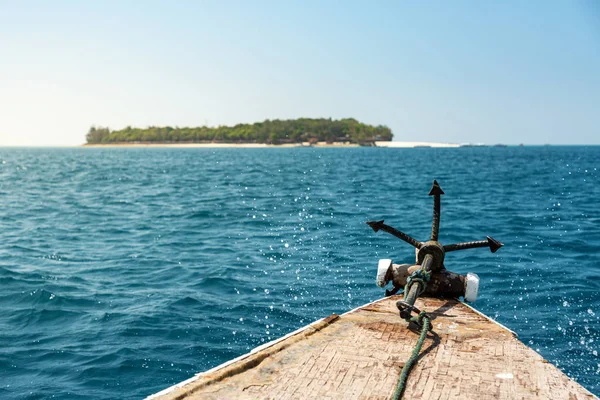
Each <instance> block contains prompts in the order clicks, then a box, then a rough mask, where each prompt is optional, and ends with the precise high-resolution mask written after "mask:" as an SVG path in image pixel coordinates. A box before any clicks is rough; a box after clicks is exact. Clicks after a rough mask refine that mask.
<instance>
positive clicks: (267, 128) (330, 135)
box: [86, 118, 393, 146]
mask: <svg viewBox="0 0 600 400" xmlns="http://www.w3.org/2000/svg"><path fill="white" fill-rule="evenodd" d="M392 137H393V134H392V131H391V129H390V128H388V127H387V126H384V125H377V126H373V125H367V124H364V123H362V122H359V121H357V120H356V119H354V118H344V119H339V120H334V119H331V118H328V119H326V118H299V119H292V120H278V119H275V120H265V121H263V122H256V123H254V124H237V125H235V126H218V127H208V126H200V127H195V128H190V127H174V128H173V127H170V126H165V127H157V126H150V127H147V128H134V127H131V126H128V127H126V128H124V129H121V130H111V129H109V128H107V127H96V126H92V127H91V128H90V129H89V131H88V133H87V135H86V140H87V143H86V145H120V144H123V145H135V144H141V145H143V144H150V145H151V144H232V145H235V144H240V145H243V144H249V145H251V144H257V145H259V144H266V145H302V144H305V145H317V144H321V143H324V144H328V145H362V146H374V145H375V142H376V141H391V140H392Z"/></svg>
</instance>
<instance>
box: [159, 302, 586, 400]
mask: <svg viewBox="0 0 600 400" xmlns="http://www.w3.org/2000/svg"><path fill="white" fill-rule="evenodd" d="M398 299H401V296H393V297H390V298H386V299H381V300H379V301H376V302H374V303H371V304H367V305H365V306H362V307H360V308H358V309H356V310H353V311H350V312H348V313H346V314H343V315H341V316H337V315H332V316H330V317H328V318H325V319H323V320H321V321H317V322H316V323H314V324H311V325H309V326H307V327H305V328H302V329H301V330H299V331H296V332H294V333H292V334H290V335H288V336H286V337H284V338H282V339H280V340H278V341H275V342H271V343H268V344H266V345H264V346H261V347H259V348H257V349H254V350H253V351H252V352H250V353H248V354H246V355H243V356H241V357H239V358H237V359H235V360H233V361H231V362H229V363H225V364H223V365H221V366H219V367H217V368H214V369H212V370H210V371H207V372H204V373H201V374H198V375H196V376H194V377H193V378H191V379H188V380H187V381H185V382H182V383H180V384H178V385H175V386H173V387H171V388H168V389H166V390H164V391H162V392H160V393H157V394H156V395H153V396H150V398H152V399H171V400H173V399H186V400H191V399H205V400H213V399H214V400H216V399H219V400H221V399H253V400H254V399H273V400H275V399H276V400H293V399H329V400H333V399H344V400H347V399H365V400H366V399H369V400H387V399H389V398H390V397H391V395H392V393H393V392H394V389H395V387H396V383H397V381H398V377H399V375H400V370H401V369H402V366H403V365H404V362H405V361H406V360H407V359H408V358H409V356H410V354H411V352H412V350H413V348H414V345H415V342H416V340H417V338H418V333H417V332H415V331H411V330H409V329H407V323H406V322H404V321H403V320H401V319H400V317H399V316H398V310H397V308H396V306H395V302H396V300H398ZM416 306H417V307H419V308H421V309H422V310H426V311H429V312H430V314H431V315H432V317H433V318H434V320H433V332H434V333H431V334H429V336H428V339H427V341H426V342H425V344H424V346H423V350H422V352H421V357H420V359H419V362H418V363H417V364H416V365H415V367H414V368H413V370H412V372H411V374H410V376H409V378H408V383H407V388H406V391H405V393H404V398H406V399H436V400H438V399H477V400H487V399H511V400H512V399H565V400H574V399H597V397H595V396H594V395H592V394H591V393H590V392H588V391H587V390H586V389H584V388H583V387H582V386H580V385H579V384H577V383H576V382H574V381H572V380H571V379H569V378H568V377H567V376H566V375H564V374H563V373H562V372H561V371H560V370H558V369H557V368H556V367H555V366H553V365H552V364H550V363H548V362H547V361H546V360H544V359H543V358H542V357H541V356H540V355H539V354H537V353H536V352H535V351H533V350H532V349H530V348H529V347H527V346H525V345H524V344H523V343H521V342H520V341H519V340H518V339H517V338H516V337H515V335H514V334H513V332H511V331H510V330H508V329H507V328H505V327H503V326H501V325H499V324H497V323H495V322H494V321H491V320H490V319H489V318H487V317H485V316H484V315H482V314H480V313H478V312H476V311H475V310H473V309H472V308H470V307H469V306H467V305H465V304H463V303H461V302H459V301H457V300H438V299H419V300H417V304H416Z"/></svg>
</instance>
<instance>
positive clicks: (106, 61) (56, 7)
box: [0, 0, 600, 146]
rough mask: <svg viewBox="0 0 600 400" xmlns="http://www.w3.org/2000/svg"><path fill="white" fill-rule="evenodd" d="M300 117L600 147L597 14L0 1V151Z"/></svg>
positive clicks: (478, 138) (469, 137)
mask: <svg viewBox="0 0 600 400" xmlns="http://www.w3.org/2000/svg"><path fill="white" fill-rule="evenodd" d="M296 117H332V118H342V117H355V118H357V119H359V120H361V121H364V122H366V123H373V124H385V125H388V126H389V127H390V128H392V130H393V132H394V134H395V140H406V141H414V140H424V141H444V142H456V143H461V142H485V143H489V144H493V143H509V144H517V143H526V144H544V143H552V144H600V2H597V1H595V0H589V1H581V2H578V1H576V0H573V1H506V2H492V1H475V0H472V1H466V2H461V1H433V2H428V3H427V4H424V3H423V2H418V1H361V2H354V1H306V0H304V1H287V0H285V1H256V0H252V1H250V0H248V1H170V2H168V1H164V2H156V1H142V0H139V1H96V2H92V1H59V0H56V1H51V2H42V1H18V0H13V1H4V0H0V145H30V146H31V145H77V144H80V143H83V141H84V136H85V133H86V132H87V130H88V128H89V126H90V125H93V124H94V125H102V126H109V127H111V128H113V129H117V128H122V127H124V126H127V125H133V126H148V125H171V126H196V125H204V124H208V125H211V126H213V125H227V124H235V123H239V122H255V121H260V120H264V119H267V118H269V119H276V118H279V119H288V118H296Z"/></svg>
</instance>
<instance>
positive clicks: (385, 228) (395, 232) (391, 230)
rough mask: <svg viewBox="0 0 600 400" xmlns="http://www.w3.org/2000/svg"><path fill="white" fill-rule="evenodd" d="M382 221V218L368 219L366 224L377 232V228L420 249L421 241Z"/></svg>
mask: <svg viewBox="0 0 600 400" xmlns="http://www.w3.org/2000/svg"><path fill="white" fill-rule="evenodd" d="M383 221H384V220H381V221H368V222H367V225H369V226H370V227H371V228H372V229H373V230H374V231H375V232H377V231H379V230H382V231H384V232H387V233H389V234H391V235H393V236H396V237H397V238H398V239H401V240H404V241H405V242H406V243H408V244H410V245H411V246H414V247H416V248H417V249H420V248H421V246H423V243H421V242H419V241H418V240H417V239H415V238H413V237H411V236H409V235H407V234H406V233H404V232H400V231H399V230H398V229H396V228H392V227H391V226H389V225H386V224H384V223H383Z"/></svg>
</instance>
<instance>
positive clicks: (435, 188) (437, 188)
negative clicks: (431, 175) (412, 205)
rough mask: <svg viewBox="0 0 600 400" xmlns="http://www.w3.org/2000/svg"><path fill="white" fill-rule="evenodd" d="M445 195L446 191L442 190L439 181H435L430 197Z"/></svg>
mask: <svg viewBox="0 0 600 400" xmlns="http://www.w3.org/2000/svg"><path fill="white" fill-rule="evenodd" d="M442 194H444V191H443V190H442V188H441V187H440V184H439V183H438V181H437V180H435V179H434V180H433V185H432V186H431V190H430V191H429V195H430V196H436V195H437V196H440V195H442Z"/></svg>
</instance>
